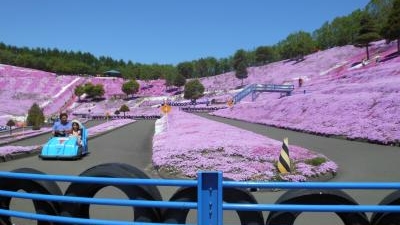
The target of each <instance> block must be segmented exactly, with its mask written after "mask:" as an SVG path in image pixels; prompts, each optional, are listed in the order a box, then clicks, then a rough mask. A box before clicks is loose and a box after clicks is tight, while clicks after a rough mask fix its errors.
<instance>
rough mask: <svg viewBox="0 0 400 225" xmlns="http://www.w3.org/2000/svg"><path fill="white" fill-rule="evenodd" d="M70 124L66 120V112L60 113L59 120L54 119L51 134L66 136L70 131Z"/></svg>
mask: <svg viewBox="0 0 400 225" xmlns="http://www.w3.org/2000/svg"><path fill="white" fill-rule="evenodd" d="M71 130H72V124H71V122H69V121H68V114H66V113H61V114H60V120H59V121H56V122H55V123H54V125H53V132H52V133H53V135H54V136H55V137H66V136H67V135H68V134H70V133H71Z"/></svg>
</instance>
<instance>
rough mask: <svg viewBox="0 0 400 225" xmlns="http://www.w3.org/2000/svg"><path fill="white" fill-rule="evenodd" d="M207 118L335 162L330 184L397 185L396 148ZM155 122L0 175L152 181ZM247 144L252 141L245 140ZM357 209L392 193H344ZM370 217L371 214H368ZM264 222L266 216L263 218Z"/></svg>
mask: <svg viewBox="0 0 400 225" xmlns="http://www.w3.org/2000/svg"><path fill="white" fill-rule="evenodd" d="M200 115H201V116H204V117H206V118H209V119H212V120H216V121H220V122H224V123H228V124H231V125H233V126H237V127H239V128H243V129H246V130H250V131H253V132H255V133H259V134H261V135H266V136H268V137H270V138H274V139H277V140H281V139H282V138H283V137H288V138H289V149H290V145H298V146H302V147H305V148H307V149H311V150H314V151H317V152H321V153H323V154H324V155H326V156H327V157H328V158H330V159H332V160H333V161H335V162H336V163H337V164H338V165H339V167H340V170H339V173H338V175H337V176H336V177H335V178H333V179H332V180H331V181H332V182H338V181H357V182H369V181H377V182H385V181H388V182H398V181H400V173H398V171H397V170H398V162H399V158H400V148H399V147H391V146H382V145H375V144H368V143H361V142H355V141H347V140H341V139H335V138H326V137H320V136H314V135H309V134H304V133H298V132H293V131H288V130H282V129H276V128H272V127H266V126H264V125H259V124H251V123H246V122H242V121H235V120H229V119H224V118H220V117H214V116H209V115H206V114H200ZM154 122H155V121H154V120H143V121H137V122H135V123H133V124H131V125H128V126H125V127H122V128H120V129H117V130H115V131H113V132H111V133H108V134H105V135H103V136H100V137H98V138H95V139H92V140H90V141H89V150H90V152H91V154H90V155H89V156H87V157H84V158H83V159H82V160H78V161H48V160H46V161H42V160H40V159H39V158H38V157H37V156H32V157H27V158H22V159H18V160H14V161H9V162H6V163H0V170H2V171H10V170H13V169H17V168H22V167H31V168H35V169H37V170H40V171H43V172H45V173H47V174H71V175H78V174H80V173H81V172H83V171H84V170H86V169H88V168H90V167H92V166H95V165H99V164H102V163H109V162H121V163H127V164H130V165H133V166H136V167H137V168H140V169H142V170H144V171H145V172H146V173H147V174H149V175H150V176H151V177H154V178H158V176H157V174H155V173H152V172H151V171H150V170H149V168H150V165H151V146H152V136H153V133H154ZM249 141H250V140H249ZM67 185H68V184H64V183H60V187H61V189H62V190H63V191H65V189H66V186H67ZM175 190H176V188H173V187H160V191H161V194H162V196H163V199H164V200H168V199H169V198H170V196H171V195H172V194H173V193H174V192H175ZM345 191H346V192H347V193H348V194H350V195H351V196H352V197H353V198H354V199H355V200H356V201H357V202H358V203H360V204H375V205H376V204H377V203H379V202H380V201H381V200H382V199H383V198H384V196H386V195H387V194H389V193H391V192H392V190H381V191H375V190H365V191H364V190H363V191H361V190H345ZM283 193H284V191H278V192H254V193H253V194H254V196H255V197H256V199H257V200H258V201H259V203H264V204H270V203H274V202H275V200H276V199H277V198H278V197H279V196H280V195H281V194H283ZM96 197H110V198H111V197H119V198H126V197H125V196H124V194H121V192H120V191H119V190H118V189H116V188H114V187H107V188H104V189H103V190H101V191H100V192H99V193H98V194H97V195H96ZM12 208H13V209H15V210H21V211H25V210H33V204H32V203H31V201H26V200H19V199H13V200H12ZM90 212H91V216H92V217H93V218H104V219H117V220H119V219H122V220H131V219H132V218H133V213H132V212H131V210H130V209H127V208H126V207H114V208H113V209H110V207H109V206H108V207H107V206H91V207H90ZM368 215H370V214H368ZM264 216H265V218H264V219H266V218H267V217H266V216H267V213H265V215H264ZM224 218H225V219H224V221H225V223H227V224H238V222H237V216H236V214H235V213H233V212H224ZM13 221H14V223H15V224H18V225H21V224H23V225H28V224H36V223H33V222H30V221H28V220H19V219H15V220H13ZM187 222H188V223H195V212H192V211H191V212H190V213H189V219H188V221H187ZM295 224H296V225H303V224H304V225H305V224H307V225H314V224H315V225H321V224H329V225H336V224H338V225H339V224H342V222H341V221H340V219H339V218H338V217H337V216H335V215H334V214H333V213H303V214H301V215H300V216H299V217H298V218H297V220H296V222H295Z"/></svg>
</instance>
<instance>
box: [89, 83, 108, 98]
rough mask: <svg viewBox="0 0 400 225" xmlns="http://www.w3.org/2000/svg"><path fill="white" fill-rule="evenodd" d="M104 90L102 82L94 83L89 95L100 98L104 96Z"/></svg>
mask: <svg viewBox="0 0 400 225" xmlns="http://www.w3.org/2000/svg"><path fill="white" fill-rule="evenodd" d="M104 93H105V90H104V86H103V85H102V84H96V85H94V87H93V89H92V93H90V94H91V96H93V98H101V97H103V96H104Z"/></svg>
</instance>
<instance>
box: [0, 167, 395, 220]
mask: <svg viewBox="0 0 400 225" xmlns="http://www.w3.org/2000/svg"><path fill="white" fill-rule="evenodd" d="M0 178H2V181H4V180H7V179H17V180H24V179H27V180H42V181H43V180H44V181H59V182H74V183H95V184H109V185H144V186H177V187H197V202H184V201H176V202H170V201H148V200H124V199H108V198H89V197H79V196H60V195H55V196H54V195H46V194H38V193H23V192H14V191H7V190H0V196H3V197H9V198H23V199H32V200H41V201H56V202H70V203H85V204H98V205H116V206H133V207H144V208H146V207H157V208H176V209H188V210H189V209H194V210H196V209H197V223H198V224H200V225H202V224H217V225H220V224H223V211H224V210H237V211H288V212H395V213H400V205H303V204H301V205H297V204H247V203H225V202H223V192H224V188H240V189H242V190H243V189H245V188H261V189H276V188H281V189H318V190H328V189H335V190H337V189H361V190H383V189H395V190H400V182H381V183H376V182H363V183H353V182H334V183H330V182H326V183H322V182H302V183H292V182H236V181H223V176H222V172H199V173H198V180H164V179H136V178H103V177H83V176H67V175H45V174H30V173H14V172H2V171H0ZM3 178H7V179H3ZM0 186H1V185H0ZM0 215H2V216H9V217H20V218H25V219H31V220H45V221H52V222H57V223H69V224H72V223H73V224H115V225H120V224H121V225H126V224H143V225H144V224H146V225H149V224H153V225H154V224H162V223H142V222H126V221H113V220H99V219H86V218H68V217H64V216H56V215H44V214H38V213H28V212H18V211H12V210H8V209H0Z"/></svg>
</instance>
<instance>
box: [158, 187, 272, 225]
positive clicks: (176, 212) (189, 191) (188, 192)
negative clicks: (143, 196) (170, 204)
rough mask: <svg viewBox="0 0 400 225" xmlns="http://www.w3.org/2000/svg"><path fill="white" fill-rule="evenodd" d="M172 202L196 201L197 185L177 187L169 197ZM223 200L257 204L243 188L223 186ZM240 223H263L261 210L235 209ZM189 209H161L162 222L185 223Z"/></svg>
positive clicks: (252, 224) (250, 224) (257, 224)
mask: <svg viewBox="0 0 400 225" xmlns="http://www.w3.org/2000/svg"><path fill="white" fill-rule="evenodd" d="M169 201H174V202H197V187H185V188H180V189H178V190H177V191H176V192H175V193H174V195H173V196H172V197H171V198H170V199H169ZM223 201H225V202H228V203H244V204H257V200H256V199H255V198H254V196H253V195H252V194H250V193H249V192H248V191H246V190H243V189H237V188H224V190H223ZM236 212H237V214H238V216H239V219H240V224H242V225H244V224H245V225H263V224H264V217H263V215H262V212H261V211H236ZM188 213H189V209H173V208H169V209H166V210H164V211H163V217H164V223H173V224H185V223H186V219H187V216H188Z"/></svg>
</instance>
